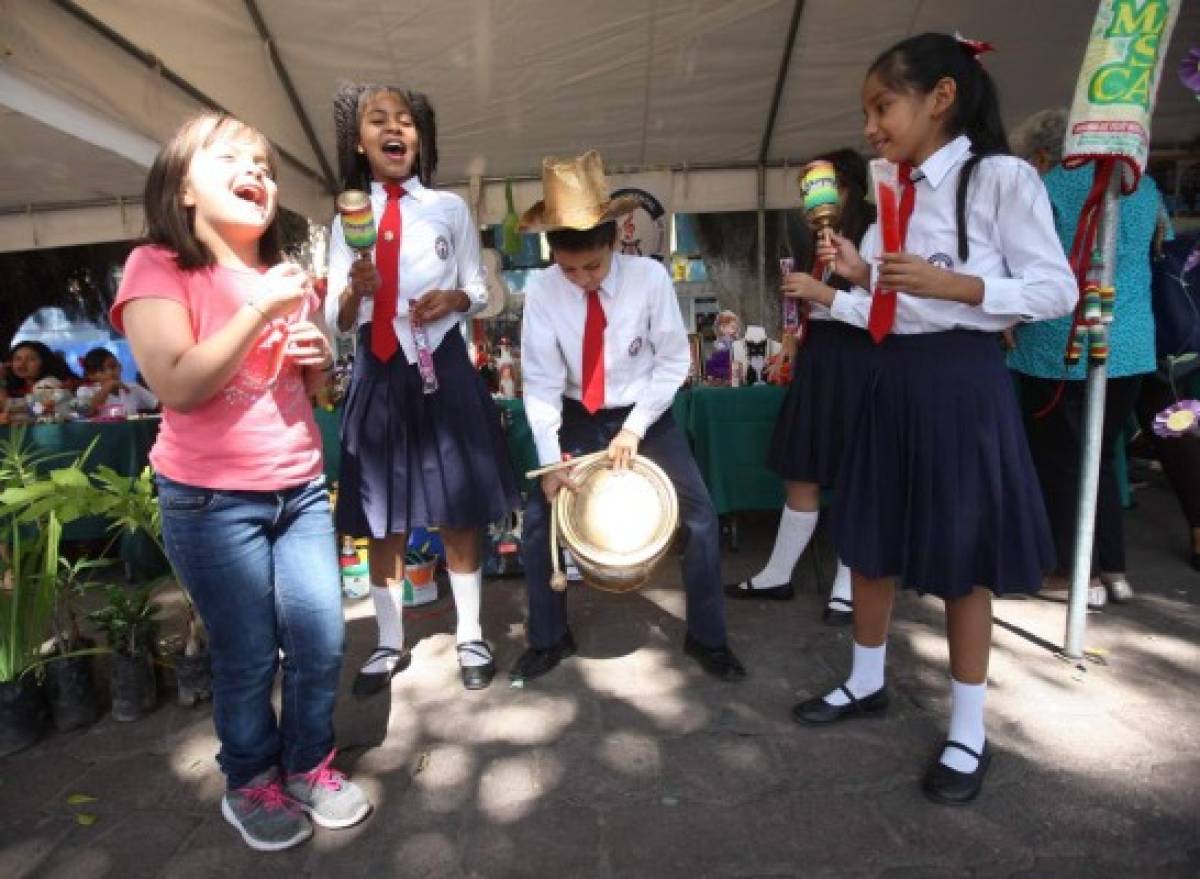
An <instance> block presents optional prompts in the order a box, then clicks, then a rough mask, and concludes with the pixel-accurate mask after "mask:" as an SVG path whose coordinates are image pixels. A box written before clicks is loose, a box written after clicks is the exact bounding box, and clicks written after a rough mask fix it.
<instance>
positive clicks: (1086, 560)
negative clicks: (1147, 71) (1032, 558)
mask: <svg viewBox="0 0 1200 879" xmlns="http://www.w3.org/2000/svg"><path fill="white" fill-rule="evenodd" d="M1121 176H1122V174H1121V168H1120V166H1118V167H1116V168H1114V169H1113V175H1112V181H1111V182H1110V183H1109V186H1108V192H1106V193H1105V194H1104V217H1103V220H1102V224H1103V225H1102V226H1101V229H1100V286H1101V287H1110V286H1112V283H1113V274H1114V270H1115V268H1116V262H1117V223H1118V221H1119V219H1120V194H1121ZM1107 381H1108V364H1107V362H1103V363H1096V364H1089V366H1088V377H1087V394H1086V398H1085V402H1084V410H1083V411H1084V426H1083V454H1082V462H1081V469H1080V473H1079V507H1078V514H1077V515H1076V518H1075V557H1074V560H1073V563H1072V565H1071V598H1070V602H1069V604H1068V608H1067V637H1066V644H1065V646H1064V647H1063V653H1064V654H1066V656H1068V657H1069V658H1071V659H1079V658H1080V657H1081V656H1083V630H1084V628H1085V626H1086V621H1087V593H1088V583H1089V582H1090V581H1091V577H1092V545H1093V543H1094V540H1095V530H1096V529H1095V525H1096V494H1097V492H1098V489H1099V486H1100V436H1101V433H1102V432H1103V427H1104V393H1105V390H1106V383H1107Z"/></svg>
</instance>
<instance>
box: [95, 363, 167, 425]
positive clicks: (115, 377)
mask: <svg viewBox="0 0 1200 879" xmlns="http://www.w3.org/2000/svg"><path fill="white" fill-rule="evenodd" d="M80 363H81V364H82V365H83V375H84V380H83V384H81V385H80V386H79V390H78V391H77V392H76V397H77V398H78V399H79V400H81V401H85V402H87V404H88V407H89V411H90V413H91V414H92V415H96V414H99V413H100V412H101V411H102V410H103V409H104V407H105V406H107V405H111V404H113V403H118V404H120V405H121V406H122V408H124V410H125V415H126V416H130V415H137V414H138V413H139V412H155V411H157V410H158V408H159V402H158V397H156V396H154V394H152V393H150V391H149V390H147V389H146V388H144V387H142V386H141V385H139V384H137V383H136V382H124V381H122V380H121V361H119V360H118V359H117V358H116V357H115V356H114V355H113V353H112V352H111V351H109V350H108V349H107V348H93V349H92V350H91V351H89V352H88V353H87V354H85V355H84V356H83V359H82V360H81V361H80Z"/></svg>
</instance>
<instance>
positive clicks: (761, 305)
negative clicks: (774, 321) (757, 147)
mask: <svg viewBox="0 0 1200 879" xmlns="http://www.w3.org/2000/svg"><path fill="white" fill-rule="evenodd" d="M758 322H759V324H761V325H762V326H764V327H765V326H766V325H767V170H766V168H764V167H763V166H762V165H759V166H758Z"/></svg>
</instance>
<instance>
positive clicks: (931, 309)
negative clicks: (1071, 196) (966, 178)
mask: <svg viewBox="0 0 1200 879" xmlns="http://www.w3.org/2000/svg"><path fill="white" fill-rule="evenodd" d="M970 155H971V142H970V140H969V139H967V138H966V137H958V138H956V139H955V140H952V141H951V142H950V143H948V144H946V145H945V146H944V147H942V148H941V149H940V150H938V151H937V152H936V153H934V154H933V155H932V156H930V157H929V158H928V159H926V160H925V162H924V163H923V164H922V165H921V166H920V169H919V171H914V176H917V175H918V173H919V175H920V176H919V179H917V180H916V183H915V186H916V190H915V192H916V201H915V204H914V207H913V213H912V216H911V217H910V218H909V226H908V238H907V241H906V242H905V246H904V251H905V252H906V253H912V254H916V255H919V256H921V257H923V258H924V259H926V260H928V261H929V262H930V263H932V264H933V265H936V266H939V267H941V268H944V269H949V270H950V271H954V272H958V273H960V274H965V275H975V276H976V277H979V278H981V279H982V280H983V301H982V303H981V304H979V305H977V306H975V305H967V304H966V303H964V302H948V301H946V300H941V299H926V298H922V297H919V296H910V295H908V294H907V293H904V292H901V293H900V294H899V299H898V301H897V303H896V304H897V307H896V322H895V324H894V326H893V329H892V332H894V333H899V334H902V335H911V334H915V333H936V332H940V331H943V330H952V329H970V330H983V331H988V332H999V331H1001V330H1005V329H1007V328H1008V327H1010V326H1012V325H1013V324H1016V323H1021V322H1025V321H1037V320H1046V319H1048V318H1055V317H1061V316H1062V315H1064V314H1068V313H1070V312H1071V311H1072V310H1073V309H1074V307H1075V303H1076V301H1077V299H1078V287H1077V286H1076V283H1075V276H1074V275H1073V274H1072V273H1071V268H1070V266H1069V265H1068V264H1067V258H1066V255H1065V254H1064V253H1063V249H1062V245H1061V244H1059V241H1058V235H1057V234H1056V233H1055V231H1054V215H1053V213H1052V211H1051V208H1050V198H1049V196H1048V195H1047V194H1046V187H1045V186H1044V185H1043V184H1042V181H1041V178H1040V177H1038V174H1037V171H1035V170H1034V169H1033V167H1032V166H1030V165H1029V164H1028V163H1026V162H1023V161H1022V160H1020V159H1018V158H1016V157H1015V156H989V157H987V158H985V159H984V160H983V161H982V162H980V163H979V165H978V166H977V167H976V168H975V171H974V172H973V173H972V175H971V182H970V186H969V188H968V190H967V203H966V226H967V238H968V241H969V242H970V256H969V257H968V258H967V260H966V262H960V260H959V257H958V223H957V221H956V219H955V195H956V193H957V190H958V178H959V174H960V172H961V171H962V167H963V165H964V163H965V162H966V161H967V159H968V158H969V157H970ZM881 251H882V247H881V242H880V232H879V224H878V223H874V224H872V225H871V227H870V228H869V229H868V230H867V234H866V236H865V237H864V238H863V243H862V257H863V259H865V260H866V261H867V263H868V264H869V265H870V266H871V286H872V289H874V288H875V284H876V282H877V280H878V273H879V272H878V263H877V260H878V259H879V256H880V253H881ZM870 310H871V294H870V293H869V292H868V291H866V290H863V289H862V288H861V287H857V288H855V289H853V290H851V291H848V292H847V291H839V292H838V293H837V294H836V295H835V296H834V299H833V304H832V306H831V308H830V312H831V313H832V315H833V316H834V317H835V318H837V319H838V320H841V321H845V322H846V323H850V324H853V325H855V326H858V327H865V326H866V325H867V316H868V315H869V313H870Z"/></svg>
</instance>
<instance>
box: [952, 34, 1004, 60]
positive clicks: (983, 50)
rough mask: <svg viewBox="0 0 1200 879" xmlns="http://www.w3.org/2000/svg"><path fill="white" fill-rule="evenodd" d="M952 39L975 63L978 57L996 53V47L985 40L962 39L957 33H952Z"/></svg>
mask: <svg viewBox="0 0 1200 879" xmlns="http://www.w3.org/2000/svg"><path fill="white" fill-rule="evenodd" d="M954 39H956V40H957V41H958V44H959V45H960V46H962V47H963V48H964V49H966V50H967V51H968V52H970V53H971V57H972V58H974V59H975V60H976V61H978V60H979V56H980V55H985V54H987V53H988V52H995V51H996V47H995V46H993V45H992V44H991V43H989V42H987V41H986V40H972V39H970V38H969V37H964V36H963V35H962V34H960V33H959V32H958V31H955V32H954Z"/></svg>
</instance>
